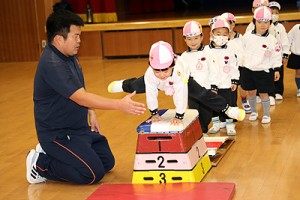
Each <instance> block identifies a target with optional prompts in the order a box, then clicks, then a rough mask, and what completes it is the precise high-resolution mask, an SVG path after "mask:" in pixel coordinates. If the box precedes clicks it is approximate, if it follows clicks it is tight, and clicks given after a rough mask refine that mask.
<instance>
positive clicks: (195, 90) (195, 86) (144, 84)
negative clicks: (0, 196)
mask: <svg viewBox="0 0 300 200" xmlns="http://www.w3.org/2000/svg"><path fill="white" fill-rule="evenodd" d="M131 91H132V92H134V91H136V93H138V94H139V93H146V101H147V106H148V108H149V111H150V113H151V115H152V117H151V120H150V121H152V122H156V121H160V120H161V117H160V116H159V113H158V99H157V98H158V92H159V91H164V92H165V94H166V95H168V96H173V101H174V104H175V107H176V115H175V117H174V118H173V119H172V120H171V121H170V122H171V124H174V125H178V124H180V123H182V119H183V118H184V113H185V110H186V108H187V101H188V99H193V100H194V101H197V102H198V103H201V104H203V105H206V106H207V107H208V108H210V109H212V110H214V111H216V112H222V113H225V114H226V115H228V116H229V117H231V118H234V119H237V120H239V121H242V120H243V119H244V117H245V111H244V110H243V109H239V108H238V107H231V106H230V105H229V104H228V103H227V102H226V100H225V99H224V98H223V97H221V96H220V95H217V94H215V93H213V92H211V91H210V90H207V89H206V88H204V87H202V86H201V85H199V83H197V82H196V81H195V80H194V78H193V77H192V76H191V75H190V69H189V67H188V65H187V63H186V62H185V61H184V60H183V59H182V58H181V56H178V55H176V54H174V52H173V49H172V47H171V45H170V44H169V43H167V42H164V41H159V42H156V43H154V44H153V45H152V46H151V49H150V53H149V67H148V69H147V71H146V73H145V75H144V76H141V77H139V78H130V79H126V80H118V81H113V82H111V83H110V84H109V86H108V92H110V93H117V92H131Z"/></svg>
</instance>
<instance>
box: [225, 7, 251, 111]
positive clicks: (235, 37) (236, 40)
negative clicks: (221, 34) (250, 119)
mask: <svg viewBox="0 0 300 200" xmlns="http://www.w3.org/2000/svg"><path fill="white" fill-rule="evenodd" d="M221 17H223V18H225V19H226V20H227V22H228V24H229V26H230V38H229V42H228V46H230V47H231V48H233V50H234V53H235V55H236V57H237V60H239V59H240V57H241V55H240V52H241V48H242V37H243V35H242V34H241V33H239V32H237V31H235V30H234V28H235V21H236V20H235V16H234V15H233V14H232V13H229V12H226V13H223V14H222V15H221ZM238 66H239V71H240V68H241V66H240V65H239V63H238ZM237 91H239V94H240V96H241V101H242V106H243V108H244V110H245V112H246V113H250V112H251V108H250V105H249V103H248V99H247V92H246V91H245V90H244V89H243V88H242V87H239V86H238V89H237V90H235V91H233V92H232V93H231V94H232V96H231V98H232V103H233V105H237Z"/></svg>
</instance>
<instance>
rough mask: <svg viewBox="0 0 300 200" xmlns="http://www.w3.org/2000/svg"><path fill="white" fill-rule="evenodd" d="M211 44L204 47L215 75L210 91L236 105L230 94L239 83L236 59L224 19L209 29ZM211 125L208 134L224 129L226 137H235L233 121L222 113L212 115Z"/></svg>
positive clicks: (219, 19) (228, 28)
mask: <svg viewBox="0 0 300 200" xmlns="http://www.w3.org/2000/svg"><path fill="white" fill-rule="evenodd" d="M210 34H211V42H210V44H209V45H207V46H206V47H205V53H206V54H207V55H208V56H209V57H208V60H209V63H213V64H214V65H210V66H209V68H210V69H211V70H212V68H217V69H214V70H213V71H214V72H215V73H217V74H215V75H214V76H213V78H211V90H213V91H214V92H216V93H217V94H219V95H221V96H223V97H224V98H225V99H226V100H227V102H229V105H231V106H232V105H234V104H236V102H235V103H233V102H232V100H233V99H232V98H231V93H232V92H233V91H236V89H237V84H238V81H239V77H240V74H239V70H238V65H237V59H236V57H235V53H234V50H233V48H230V47H229V46H228V45H227V43H228V39H229V37H230V27H229V24H228V23H227V21H226V19H224V18H223V17H219V18H218V19H217V21H216V22H215V23H213V25H212V28H211V33H210ZM212 122H213V125H212V127H211V128H210V129H209V131H208V132H209V133H216V132H218V131H219V130H220V128H225V127H226V131H227V135H236V130H235V124H234V122H233V119H231V118H229V117H227V116H225V115H224V114H222V113H214V114H213V118H212Z"/></svg>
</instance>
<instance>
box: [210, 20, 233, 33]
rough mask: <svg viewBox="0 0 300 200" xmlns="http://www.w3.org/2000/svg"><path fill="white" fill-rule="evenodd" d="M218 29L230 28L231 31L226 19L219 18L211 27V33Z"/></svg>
mask: <svg viewBox="0 0 300 200" xmlns="http://www.w3.org/2000/svg"><path fill="white" fill-rule="evenodd" d="M216 28H228V30H229V31H230V27H229V24H228V23H227V21H226V20H225V19H224V18H219V19H218V20H217V21H216V22H215V23H214V24H213V25H212V27H211V31H213V30H214V29H216Z"/></svg>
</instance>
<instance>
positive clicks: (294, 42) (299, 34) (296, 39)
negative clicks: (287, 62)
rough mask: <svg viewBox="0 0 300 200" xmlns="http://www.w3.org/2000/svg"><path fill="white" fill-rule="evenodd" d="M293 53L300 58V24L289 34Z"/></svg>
mask: <svg viewBox="0 0 300 200" xmlns="http://www.w3.org/2000/svg"><path fill="white" fill-rule="evenodd" d="M288 39H289V44H290V45H291V46H290V49H291V52H292V53H293V54H295V55H298V56H300V24H296V25H294V26H293V28H292V29H291V30H290V31H289V33H288Z"/></svg>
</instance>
